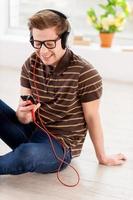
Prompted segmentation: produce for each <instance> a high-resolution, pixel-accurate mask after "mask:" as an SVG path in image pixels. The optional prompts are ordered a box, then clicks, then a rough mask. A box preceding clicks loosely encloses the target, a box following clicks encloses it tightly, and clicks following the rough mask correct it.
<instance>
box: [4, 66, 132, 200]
mask: <svg viewBox="0 0 133 200" xmlns="http://www.w3.org/2000/svg"><path fill="white" fill-rule="evenodd" d="M0 81H1V84H0V98H1V99H3V100H4V101H5V102H7V103H8V104H9V105H10V106H11V107H13V108H14V109H16V106H17V102H18V97H19V70H15V69H10V70H7V69H5V68H0ZM100 109H101V116H102V124H103V127H104V136H105V148H106V151H107V152H108V153H109V154H110V153H111V154H112V153H119V152H122V153H124V154H125V155H126V156H127V157H128V160H127V162H126V163H125V164H124V165H123V166H117V167H106V166H102V165H98V163H97V160H96V157H95V153H94V149H93V146H92V144H91V141H90V138H89V136H87V138H86V141H85V145H84V148H83V152H82V154H81V156H80V157H79V158H75V159H74V160H73V161H72V165H73V166H74V167H75V168H76V169H77V170H78V172H79V174H80V183H79V185H78V186H76V187H74V188H68V187H65V186H63V185H62V184H60V182H59V181H58V180H57V178H56V174H48V175H43V174H35V173H28V174H24V175H19V176H11V175H4V176H0V200H43V199H46V200H133V84H129V83H118V82H111V81H104V93H103V97H102V101H101V108H100ZM8 151H10V149H9V148H8V147H7V146H6V145H5V144H4V143H3V142H2V141H0V155H2V154H4V153H6V152H8ZM60 175H61V177H62V179H63V180H64V181H65V182H66V183H68V184H69V183H74V182H75V181H76V176H75V173H74V172H73V171H72V169H70V168H67V169H66V170H64V171H63V172H62V173H61V174H60Z"/></svg>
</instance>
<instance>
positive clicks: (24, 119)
mask: <svg viewBox="0 0 133 200" xmlns="http://www.w3.org/2000/svg"><path fill="white" fill-rule="evenodd" d="M39 107H40V103H38V104H36V105H35V104H32V103H31V101H20V103H19V105H18V108H17V111H16V116H17V117H18V120H19V121H20V122H21V123H23V124H28V123H30V122H33V117H32V111H33V112H35V111H36V110H37V109H38V108H39Z"/></svg>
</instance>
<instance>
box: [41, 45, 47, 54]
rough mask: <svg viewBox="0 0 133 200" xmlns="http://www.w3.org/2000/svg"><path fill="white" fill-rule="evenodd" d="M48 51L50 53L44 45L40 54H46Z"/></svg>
mask: <svg viewBox="0 0 133 200" xmlns="http://www.w3.org/2000/svg"><path fill="white" fill-rule="evenodd" d="M48 51H49V49H48V48H47V47H45V46H44V44H42V46H41V48H40V53H42V54H46V53H47V52H48Z"/></svg>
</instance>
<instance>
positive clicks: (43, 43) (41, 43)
mask: <svg viewBox="0 0 133 200" xmlns="http://www.w3.org/2000/svg"><path fill="white" fill-rule="evenodd" d="M60 39H61V38H60V37H59V36H58V37H57V39H55V40H44V41H39V40H34V39H33V37H32V38H31V39H30V43H31V45H32V46H33V47H34V48H35V49H41V48H42V45H44V46H45V47H46V48H47V49H54V48H55V47H56V42H57V41H58V40H60ZM34 42H40V47H35V46H34ZM47 42H53V44H54V46H53V47H48V46H47Z"/></svg>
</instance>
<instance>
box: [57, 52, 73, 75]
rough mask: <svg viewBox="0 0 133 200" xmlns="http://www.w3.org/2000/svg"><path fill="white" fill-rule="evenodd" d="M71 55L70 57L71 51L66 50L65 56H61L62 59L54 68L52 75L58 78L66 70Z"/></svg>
mask: <svg viewBox="0 0 133 200" xmlns="http://www.w3.org/2000/svg"><path fill="white" fill-rule="evenodd" d="M71 55H72V54H71V51H70V50H69V49H66V52H65V54H64V55H63V57H62V58H61V59H60V61H59V62H58V64H57V66H56V67H55V70H54V75H57V76H59V75H60V74H62V73H63V72H64V71H65V70H66V68H67V67H68V66H69V65H70V58H71Z"/></svg>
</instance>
